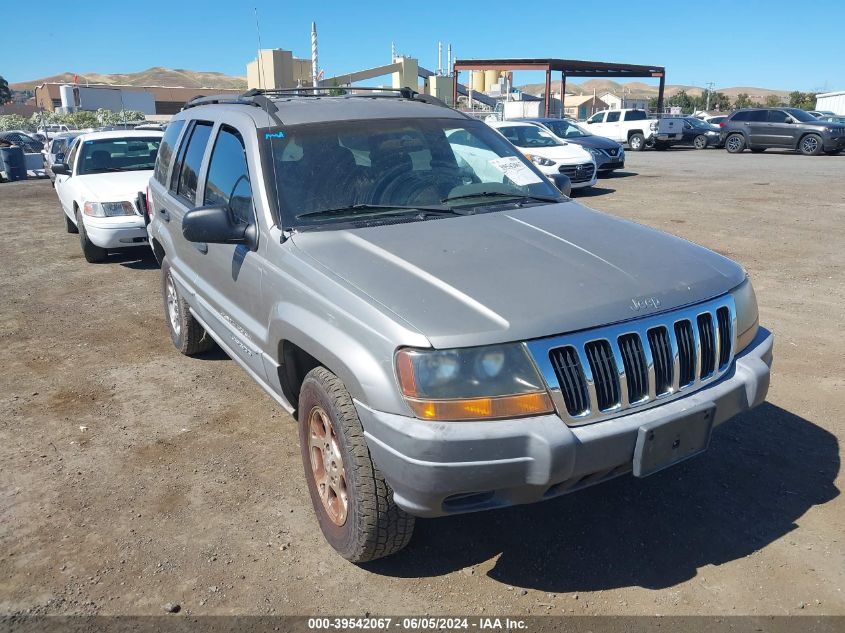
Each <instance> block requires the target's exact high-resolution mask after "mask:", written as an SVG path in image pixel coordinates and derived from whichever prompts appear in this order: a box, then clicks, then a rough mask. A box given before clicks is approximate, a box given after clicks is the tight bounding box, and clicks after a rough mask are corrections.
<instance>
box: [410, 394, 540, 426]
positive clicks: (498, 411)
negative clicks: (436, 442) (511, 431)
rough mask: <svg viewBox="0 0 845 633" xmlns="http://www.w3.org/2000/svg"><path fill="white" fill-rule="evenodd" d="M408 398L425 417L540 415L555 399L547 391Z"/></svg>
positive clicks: (415, 412)
mask: <svg viewBox="0 0 845 633" xmlns="http://www.w3.org/2000/svg"><path fill="white" fill-rule="evenodd" d="M406 400H407V402H408V404H409V405H410V406H411V408H412V409H413V410H414V414H416V416H417V417H418V418H421V419H423V420H496V419H499V418H521V417H526V416H530V415H541V414H544V413H551V412H552V411H553V407H552V401H551V399H550V398H549V395H548V394H547V393H545V392H537V393H522V394H517V395H513V396H497V397H495V398H469V399H459V400H458V399H456V400H418V399H416V398H406Z"/></svg>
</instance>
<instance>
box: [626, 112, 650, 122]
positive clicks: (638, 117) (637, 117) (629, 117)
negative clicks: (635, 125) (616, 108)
mask: <svg viewBox="0 0 845 633" xmlns="http://www.w3.org/2000/svg"><path fill="white" fill-rule="evenodd" d="M647 118H648V116H647V115H646V113H645V110H631V111H630V112H626V113H625V120H626V121H645V120H646V119H647Z"/></svg>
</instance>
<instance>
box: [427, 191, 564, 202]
mask: <svg viewBox="0 0 845 633" xmlns="http://www.w3.org/2000/svg"><path fill="white" fill-rule="evenodd" d="M491 197H497V198H501V197H505V198H514V199H516V200H519V201H520V202H522V201H524V200H539V201H540V202H560V198H550V197H549V196H532V195H528V194H524V193H506V192H504V191H477V192H475V193H465V194H462V195H459V196H448V197H446V198H443V199H442V200H441V201H440V202H452V201H453V200H468V199H470V198H491Z"/></svg>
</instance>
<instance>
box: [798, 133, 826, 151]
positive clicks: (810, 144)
mask: <svg viewBox="0 0 845 633" xmlns="http://www.w3.org/2000/svg"><path fill="white" fill-rule="evenodd" d="M798 151H799V152H801V153H802V154H804V156H818V155H819V154H821V153H822V152H823V151H824V141H822V137H821V136H819V135H818V134H807V135H806V136H804V137H802V138H801V140H800V141H798Z"/></svg>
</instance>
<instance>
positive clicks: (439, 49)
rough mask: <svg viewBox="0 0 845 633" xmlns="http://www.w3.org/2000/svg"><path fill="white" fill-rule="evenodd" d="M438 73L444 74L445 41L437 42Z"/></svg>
mask: <svg viewBox="0 0 845 633" xmlns="http://www.w3.org/2000/svg"><path fill="white" fill-rule="evenodd" d="M437 74H438V75H442V74H443V42H437Z"/></svg>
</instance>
